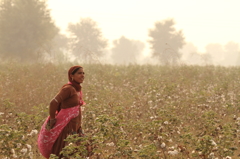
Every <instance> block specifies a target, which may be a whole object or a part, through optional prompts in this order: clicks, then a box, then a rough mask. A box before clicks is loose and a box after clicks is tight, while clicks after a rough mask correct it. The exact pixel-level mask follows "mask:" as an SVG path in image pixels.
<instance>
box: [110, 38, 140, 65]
mask: <svg viewBox="0 0 240 159" xmlns="http://www.w3.org/2000/svg"><path fill="white" fill-rule="evenodd" d="M143 48H144V43H143V42H141V41H137V40H130V39H127V38H125V37H124V36H122V37H121V38H119V39H117V40H114V41H113V48H112V59H113V61H114V63H116V64H129V63H135V62H137V57H138V56H140V54H141V52H142V50H143Z"/></svg>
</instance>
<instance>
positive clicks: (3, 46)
mask: <svg viewBox="0 0 240 159" xmlns="http://www.w3.org/2000/svg"><path fill="white" fill-rule="evenodd" d="M57 32H58V29H57V28H56V26H55V25H54V23H53V22H52V19H51V17H50V14H49V10H48V9H47V7H46V3H45V1H39V0H2V1H0V55H1V56H2V57H5V58H16V59H19V60H21V61H28V60H34V59H36V58H38V57H40V56H41V55H42V54H43V53H44V52H46V48H47V47H49V46H48V45H49V44H50V41H51V40H52V39H53V38H54V36H55V35H56V34H57Z"/></svg>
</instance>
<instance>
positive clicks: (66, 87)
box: [62, 84, 74, 91]
mask: <svg viewBox="0 0 240 159" xmlns="http://www.w3.org/2000/svg"><path fill="white" fill-rule="evenodd" d="M62 90H69V91H72V90H74V88H73V86H71V85H70V84H66V85H64V86H63V87H62Z"/></svg>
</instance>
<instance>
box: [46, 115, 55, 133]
mask: <svg viewBox="0 0 240 159" xmlns="http://www.w3.org/2000/svg"><path fill="white" fill-rule="evenodd" d="M55 123H56V119H55V118H54V119H50V120H48V122H47V125H46V129H47V130H50V129H52V128H53V127H54V125H55Z"/></svg>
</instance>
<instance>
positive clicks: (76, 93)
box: [38, 66, 85, 158]
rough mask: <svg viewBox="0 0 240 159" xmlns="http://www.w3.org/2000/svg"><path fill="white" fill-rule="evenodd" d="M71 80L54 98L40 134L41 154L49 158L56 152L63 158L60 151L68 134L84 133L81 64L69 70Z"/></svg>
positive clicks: (82, 74) (82, 73)
mask: <svg viewBox="0 0 240 159" xmlns="http://www.w3.org/2000/svg"><path fill="white" fill-rule="evenodd" d="M68 79H69V82H68V83H67V84H65V85H64V86H63V87H62V88H61V90H60V91H59V93H58V94H57V95H56V96H55V97H54V98H53V99H52V101H51V102H50V106H49V117H48V118H47V120H46V121H45V123H44V124H43V126H42V128H41V131H40V133H39V136H38V147H39V150H40V152H41V154H42V155H43V156H44V157H46V158H49V157H50V154H55V155H57V156H59V158H61V157H62V156H61V155H60V152H61V150H62V148H63V147H64V146H65V144H66V143H65V141H64V139H66V138H67V136H68V135H71V134H76V133H78V134H79V135H83V134H82V129H81V118H82V116H81V108H80V106H82V105H83V104H85V103H84V101H83V99H82V91H81V85H80V84H81V83H82V82H83V80H84V72H83V68H82V67H81V66H73V67H71V68H70V69H69V71H68Z"/></svg>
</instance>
